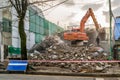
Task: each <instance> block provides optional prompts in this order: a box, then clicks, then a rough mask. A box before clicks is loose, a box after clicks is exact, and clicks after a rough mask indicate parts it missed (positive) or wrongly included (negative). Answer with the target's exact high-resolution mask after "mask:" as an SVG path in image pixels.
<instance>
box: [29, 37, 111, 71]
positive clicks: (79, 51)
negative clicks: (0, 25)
mask: <svg viewBox="0 0 120 80" xmlns="http://www.w3.org/2000/svg"><path fill="white" fill-rule="evenodd" d="M107 58H108V54H107V53H105V52H104V49H103V48H101V47H96V46H95V45H94V44H92V45H90V46H79V47H77V46H76V47H73V46H69V45H68V44H66V43H64V42H63V41H62V40H61V39H60V38H59V37H58V36H49V37H47V38H46V39H45V40H44V41H43V42H42V43H40V44H37V45H36V46H34V47H33V48H32V50H30V51H29V56H28V59H29V60H60V61H74V60H77V61H79V60H80V61H81V60H82V61H84V60H88V61H90V60H93V61H94V60H107ZM30 64H31V65H33V66H48V67H60V68H65V69H69V70H71V71H72V72H82V73H86V72H99V71H103V70H105V69H107V68H109V67H111V66H112V64H113V63H111V64H110V63H86V62H84V63H83V62H82V63H81V62H77V63H74V62H72V63H71V62H61V63H57V62H50V63H48V62H31V63H30Z"/></svg>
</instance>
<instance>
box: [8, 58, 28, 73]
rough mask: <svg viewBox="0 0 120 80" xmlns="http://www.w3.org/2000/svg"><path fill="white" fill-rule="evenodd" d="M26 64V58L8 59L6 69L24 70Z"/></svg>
mask: <svg viewBox="0 0 120 80" xmlns="http://www.w3.org/2000/svg"><path fill="white" fill-rule="evenodd" d="M27 65H28V62H27V60H10V61H9V64H8V66H7V71H26V69H27Z"/></svg>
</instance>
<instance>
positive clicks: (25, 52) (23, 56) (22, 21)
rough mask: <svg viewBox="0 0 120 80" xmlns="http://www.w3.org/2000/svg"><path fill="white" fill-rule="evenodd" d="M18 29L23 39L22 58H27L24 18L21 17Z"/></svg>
mask: <svg viewBox="0 0 120 80" xmlns="http://www.w3.org/2000/svg"><path fill="white" fill-rule="evenodd" d="M18 31H19V35H20V39H21V59H22V60H27V49H26V33H25V31H24V19H23V18H20V19H19V26H18Z"/></svg>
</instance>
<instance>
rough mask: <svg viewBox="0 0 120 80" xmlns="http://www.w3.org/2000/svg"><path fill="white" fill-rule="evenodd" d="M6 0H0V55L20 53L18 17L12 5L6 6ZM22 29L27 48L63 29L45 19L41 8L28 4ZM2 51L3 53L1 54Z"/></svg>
mask: <svg viewBox="0 0 120 80" xmlns="http://www.w3.org/2000/svg"><path fill="white" fill-rule="evenodd" d="M6 1H7V0H4V1H3V0H0V3H1V4H2V5H1V6H0V7H1V8H0V30H1V35H0V45H1V51H2V52H1V55H0V56H1V57H2V58H3V57H6V56H8V55H12V54H20V37H19V33H18V18H17V13H16V10H15V9H14V7H3V6H7V5H8V4H7V3H6ZM24 22H25V24H24V27H25V28H24V29H25V32H26V35H27V49H28V50H29V49H30V48H31V47H32V46H33V45H34V44H36V43H40V42H41V41H42V40H43V39H44V37H45V36H48V35H52V34H55V33H56V32H60V31H63V28H61V27H60V26H58V25H56V24H54V23H52V22H50V21H48V20H47V19H45V17H44V15H43V13H42V11H41V9H39V8H38V7H37V6H34V5H32V6H29V7H28V10H27V12H26V17H25V20H24ZM3 52H4V55H3V54H2V53H3Z"/></svg>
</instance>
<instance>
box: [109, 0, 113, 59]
mask: <svg viewBox="0 0 120 80" xmlns="http://www.w3.org/2000/svg"><path fill="white" fill-rule="evenodd" d="M109 20H110V22H109V26H110V30H109V32H110V57H109V59H110V60H111V59H112V58H113V54H112V37H111V36H112V10H111V0H109Z"/></svg>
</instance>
